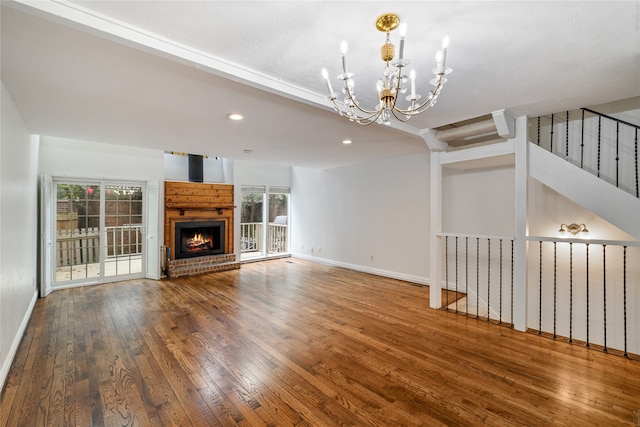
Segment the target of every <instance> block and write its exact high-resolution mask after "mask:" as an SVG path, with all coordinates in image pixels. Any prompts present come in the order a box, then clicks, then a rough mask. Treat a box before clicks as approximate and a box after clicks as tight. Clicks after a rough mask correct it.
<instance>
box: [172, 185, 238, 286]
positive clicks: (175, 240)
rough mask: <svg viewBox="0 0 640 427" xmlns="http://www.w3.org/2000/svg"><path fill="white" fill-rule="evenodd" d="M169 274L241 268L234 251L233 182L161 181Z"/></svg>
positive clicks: (190, 274) (178, 274) (185, 274)
mask: <svg viewBox="0 0 640 427" xmlns="http://www.w3.org/2000/svg"><path fill="white" fill-rule="evenodd" d="M164 206H165V211H164V236H165V237H164V240H165V241H164V244H165V246H166V247H168V248H170V251H169V252H170V256H169V257H168V258H169V259H168V266H167V274H168V276H169V277H180V276H193V275H197V274H204V273H211V272H215V271H225V270H232V269H237V268H240V263H239V262H238V261H237V260H236V255H235V254H234V253H233V208H234V205H233V185H229V184H204V183H197V182H174V181H167V182H165V183H164Z"/></svg>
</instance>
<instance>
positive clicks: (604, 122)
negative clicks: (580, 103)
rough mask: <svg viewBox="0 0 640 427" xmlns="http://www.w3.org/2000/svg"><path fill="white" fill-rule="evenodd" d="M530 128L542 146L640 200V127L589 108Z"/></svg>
mask: <svg viewBox="0 0 640 427" xmlns="http://www.w3.org/2000/svg"><path fill="white" fill-rule="evenodd" d="M529 124H530V128H532V127H535V129H532V132H530V135H532V139H533V140H534V141H535V142H536V143H537V144H538V145H539V146H541V147H543V148H546V149H547V150H549V151H550V152H552V153H554V154H556V155H558V156H560V157H563V158H564V159H565V160H567V161H570V162H572V163H573V164H575V165H576V166H579V167H580V168H582V169H584V170H587V171H589V172H591V173H592V174H594V175H596V176H598V177H599V178H601V179H604V180H605V181H607V182H609V183H611V184H613V185H615V186H616V187H618V188H620V189H622V190H624V191H626V192H628V193H630V194H633V195H635V197H640V186H639V184H638V130H639V129H640V126H638V125H635V124H633V123H629V122H627V121H624V120H621V119H618V118H616V117H612V116H608V115H606V114H602V113H599V112H597V111H594V110H591V109H589V108H582V109H580V110H574V111H566V112H564V113H555V114H551V115H548V116H539V117H536V118H532V119H530V122H529Z"/></svg>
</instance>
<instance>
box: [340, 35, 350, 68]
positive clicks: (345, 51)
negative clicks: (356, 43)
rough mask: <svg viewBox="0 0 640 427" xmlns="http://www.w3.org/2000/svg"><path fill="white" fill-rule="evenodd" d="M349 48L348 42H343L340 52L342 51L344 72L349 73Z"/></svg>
mask: <svg viewBox="0 0 640 427" xmlns="http://www.w3.org/2000/svg"><path fill="white" fill-rule="evenodd" d="M348 48H349V46H348V45H347V42H345V41H343V42H342V43H340V50H341V51H342V72H343V73H345V74H346V73H347V49H348Z"/></svg>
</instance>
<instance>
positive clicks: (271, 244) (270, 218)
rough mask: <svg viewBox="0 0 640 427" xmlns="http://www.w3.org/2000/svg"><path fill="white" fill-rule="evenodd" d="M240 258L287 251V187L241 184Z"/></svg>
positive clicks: (258, 257) (260, 256) (280, 253)
mask: <svg viewBox="0 0 640 427" xmlns="http://www.w3.org/2000/svg"><path fill="white" fill-rule="evenodd" d="M241 192H242V206H241V220H240V236H241V241H240V250H241V257H240V259H241V261H249V260H252V259H260V258H266V257H271V256H282V255H286V254H288V253H289V188H286V187H267V186H243V187H242V189H241Z"/></svg>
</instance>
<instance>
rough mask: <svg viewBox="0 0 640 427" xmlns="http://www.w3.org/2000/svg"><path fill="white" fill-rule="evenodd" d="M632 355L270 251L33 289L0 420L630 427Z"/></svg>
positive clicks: (636, 405) (635, 396)
mask: <svg viewBox="0 0 640 427" xmlns="http://www.w3.org/2000/svg"><path fill="white" fill-rule="evenodd" d="M639 410H640V362H638V361H634V360H627V359H625V358H622V357H618V356H612V355H606V354H603V353H600V352H597V351H590V350H587V349H585V348H583V347H580V346H575V345H574V346H572V345H568V344H566V343H561V342H555V341H553V340H549V339H546V338H543V337H538V336H536V335H532V334H527V333H521V332H517V331H513V330H511V329H509V328H506V327H501V326H496V325H492V324H488V323H487V322H483V321H477V320H475V319H470V318H465V317H464V316H460V315H456V314H454V313H447V312H445V311H441V310H432V309H429V289H428V288H427V287H420V286H414V285H411V284H408V283H405V282H401V281H395V280H391V279H386V278H380V277H376V276H371V275H367V274H362V273H357V272H353V271H349V270H344V269H339V268H333V267H329V266H324V265H319V264H314V263H309V262H306V261H302V260H298V259H280V260H272V261H267V262H260V263H253V264H245V265H243V266H242V269H240V270H233V271H228V272H220V273H215V274H210V275H204V276H198V277H192V278H184V279H177V280H162V281H151V280H135V281H128V282H121V283H115V284H109V285H102V286H94V287H84V288H76V289H70V290H63V291H57V292H54V293H52V294H51V295H50V296H49V297H47V298H45V299H41V300H39V301H38V303H37V305H36V308H35V311H34V314H33V317H32V319H31V321H30V323H29V326H28V329H27V331H26V333H25V336H24V339H23V341H22V343H21V345H20V348H19V350H18V353H17V356H16V358H15V361H14V364H13V367H12V369H11V371H10V373H9V377H8V379H7V383H6V386H5V389H4V390H3V394H2V401H1V402H0V425H1V426H12V427H13V426H29V427H31V426H45V425H52V426H102V425H104V426H191V425H193V426H236V425H239V426H261V425H269V426H289V425H295V426H335V425H341V426H342V425H345V426H348V425H353V426H401V425H407V426H413V425H420V426H439V425H447V426H456V425H482V424H484V425H491V426H499V425H531V426H549V425H567V426H577V425H579V426H590V425H593V426H605V425H606V426H612V425H627V426H636V425H640V424H639V423H638V422H639V417H640V415H639V414H638V412H637V411H639Z"/></svg>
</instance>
